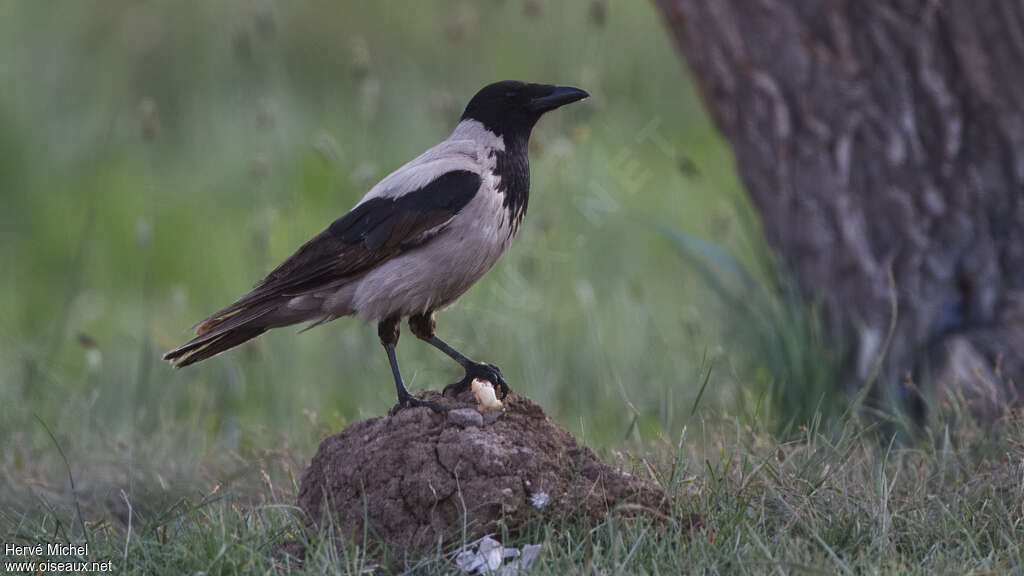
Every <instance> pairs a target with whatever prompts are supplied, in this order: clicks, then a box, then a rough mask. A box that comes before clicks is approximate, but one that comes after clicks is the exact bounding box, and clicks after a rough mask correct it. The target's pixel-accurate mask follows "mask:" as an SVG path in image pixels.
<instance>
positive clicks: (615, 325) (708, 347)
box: [0, 0, 1022, 574]
mask: <svg viewBox="0 0 1024 576" xmlns="http://www.w3.org/2000/svg"><path fill="white" fill-rule="evenodd" d="M534 5H536V6H539V7H540V9H539V12H538V11H534V10H533V9H532V8H531V9H528V8H527V6H534ZM594 10H595V9H594V8H592V7H591V5H590V4H587V3H582V2H539V3H535V2H526V3H524V2H519V1H514V0H505V1H504V2H500V1H493V2H479V3H476V2H465V3H460V2H456V3H452V2H445V1H441V0H433V1H429V2H416V3H406V2H402V3H399V2H375V3H370V2H363V3H349V4H342V3H336V2H303V3H279V4H273V3H248V2H246V3H233V4H229V3H212V2H198V1H194V2H181V3H173V4H170V3H138V2H130V1H128V0H105V1H103V2H99V1H82V2H73V3H48V2H31V1H27V0H25V1H17V0H14V1H10V2H4V3H0V83H2V85H3V86H4V90H2V91H0V197H2V200H3V209H2V210H0V263H2V264H3V281H2V282H0V399H2V402H0V535H2V539H3V540H4V541H9V540H12V539H19V540H23V541H33V540H48V541H49V540H62V539H67V540H70V541H76V542H77V541H81V540H82V539H83V537H84V535H88V540H89V542H90V544H91V546H92V550H93V556H95V557H97V558H111V559H112V560H113V561H114V562H115V565H116V566H117V568H118V570H119V571H122V572H131V573H146V574H150V573H182V572H190V573H191V572H204V573H232V572H236V571H238V572H265V571H267V570H273V569H276V568H272V567H271V565H270V560H269V557H268V555H267V551H268V550H269V549H271V548H273V547H274V546H276V545H277V544H278V543H280V542H282V541H283V540H286V539H295V538H298V539H302V538H307V539H311V540H312V543H311V548H310V549H311V550H312V551H313V552H312V557H311V558H310V560H309V564H308V570H309V571H310V572H312V573H319V572H321V571H330V572H340V573H355V572H361V571H363V569H365V568H367V567H370V566H374V565H380V564H381V563H382V562H385V561H387V559H388V558H390V561H389V562H390V563H388V564H387V565H388V567H389V568H388V570H391V571H400V570H401V566H405V565H408V566H409V567H414V566H415V567H419V569H421V570H422V571H424V572H431V571H433V572H445V571H451V565H450V563H449V562H448V561H447V560H446V559H445V556H444V555H443V554H442V553H438V554H436V555H433V556H427V557H424V558H409V559H403V558H396V557H395V556H394V553H393V551H392V554H391V555H390V556H389V555H388V553H386V551H382V550H380V548H379V546H378V545H377V544H376V543H373V542H370V543H363V542H360V543H352V547H350V548H348V549H347V555H346V554H342V555H341V556H338V555H335V554H334V552H333V548H332V547H330V546H324V545H322V544H323V542H321V541H320V540H319V536H318V535H310V534H305V533H304V532H303V530H302V528H301V525H302V524H301V519H300V518H299V517H298V516H297V515H296V512H295V510H294V509H292V508H291V507H290V503H291V502H292V501H293V500H294V493H295V485H296V483H297V478H298V477H299V476H300V474H301V472H302V470H303V469H304V467H305V465H306V464H307V463H308V459H309V458H310V456H311V455H312V453H313V451H314V450H315V448H316V446H317V444H318V442H319V440H320V439H321V438H322V437H323V436H325V435H327V434H330V433H333V432H336V431H337V430H339V429H341V428H342V427H343V426H344V425H345V424H347V423H350V422H352V421H354V420H356V419H359V418H363V417H368V416H374V415H380V414H382V413H383V412H385V411H386V410H387V408H388V407H390V406H391V404H392V403H393V402H394V397H393V395H394V391H393V386H392V384H391V376H390V373H389V370H388V367H387V363H386V361H385V358H384V355H383V353H382V351H381V349H380V346H379V344H378V342H377V337H376V333H375V330H374V329H373V328H372V327H368V326H363V325H361V324H359V323H358V322H356V321H354V320H350V319H346V320H340V321H337V322H334V323H332V324H329V325H327V326H324V327H320V328H317V329H315V330H313V331H310V332H307V333H304V334H302V335H300V336H296V335H295V334H294V331H291V330H278V331H275V332H274V333H271V334H268V335H266V336H264V337H262V338H260V339H259V340H258V341H257V342H255V343H254V344H252V345H247V346H245V347H243V348H241V349H239V350H236V351H233V352H231V353H228V354H225V355H223V356H221V357H218V358H217V359H215V360H212V361H210V362H206V363H203V364H201V365H199V366H196V367H194V368H190V369H187V370H183V371H177V372H176V371H173V370H171V369H170V368H168V367H167V366H166V365H165V364H164V363H162V362H160V361H159V356H160V353H161V352H162V351H164V350H167V349H168V348H170V347H172V346H174V345H175V344H178V343H180V342H182V341H183V340H184V339H185V338H186V337H187V328H188V327H189V326H190V325H191V324H192V323H193V322H195V321H196V320H198V319H200V318H202V317H203V316H204V315H206V314H207V313H209V312H210V311H212V310H215V309H217V308H219V307H221V306H223V305H225V304H227V303H229V302H230V301H232V300H233V299H234V298H235V297H237V296H238V295H239V294H241V293H242V292H243V291H245V290H246V289H247V288H248V287H249V286H250V285H251V284H252V283H253V282H255V281H256V280H258V279H259V278H260V277H261V276H262V274H264V273H265V272H266V271H268V270H269V269H270V268H271V267H273V266H274V265H275V264H276V263H278V262H279V261H280V260H281V259H283V258H285V257H286V256H288V255H289V254H290V253H291V252H292V251H293V250H294V249H295V248H296V247H297V246H298V245H300V244H301V243H302V242H303V241H304V240H306V239H307V238H309V237H310V236H312V235H313V234H315V233H316V232H318V231H319V230H321V229H322V228H323V227H325V226H326V225H327V224H329V223H330V221H331V220H333V219H334V218H336V217H338V216H340V215H341V214H343V213H344V211H346V210H347V209H348V208H350V207H351V206H352V205H353V204H354V203H355V202H356V201H357V200H358V199H359V198H360V197H361V195H362V194H363V193H365V191H366V189H367V188H368V187H369V186H370V185H372V183H373V182H374V181H375V180H376V179H378V178H380V177H382V176H383V175H384V174H386V173H388V172H389V171H391V170H393V169H394V168H396V167H398V166H399V165H400V164H401V163H403V162H405V161H406V160H408V159H409V158H411V157H413V156H414V155H416V154H418V153H419V152H421V151H422V150H423V149H425V148H427V147H429V146H430V145H432V144H434V143H436V142H437V141H438V140H439V139H441V138H443V137H444V136H446V135H447V133H448V132H449V131H450V130H451V127H452V126H453V124H454V122H455V120H456V119H457V117H458V114H459V112H460V110H461V107H462V106H463V104H464V100H465V99H466V98H468V97H469V95H470V94H472V93H473V91H475V90H476V89H477V88H479V87H480V86H482V85H484V84H486V83H488V82H491V81H494V80H498V79H504V78H520V79H527V80H537V81H547V82H559V83H565V84H573V85H578V86H581V87H583V88H585V89H587V90H588V91H590V92H591V93H592V94H593V95H594V97H593V98H592V99H590V100H588V101H587V102H586V103H584V104H581V105H579V106H573V107H569V108H567V109H565V110H561V111H559V112H558V113H557V114H553V115H551V117H550V118H545V119H544V120H543V121H542V122H541V124H540V125H539V126H538V127H537V130H536V131H535V133H534V138H533V149H532V151H531V158H532V179H533V195H532V198H531V201H530V212H529V214H528V215H527V217H526V220H525V222H524V229H523V231H522V233H521V234H520V237H519V238H518V239H517V242H516V243H515V245H514V247H513V248H512V250H511V251H510V252H509V253H508V254H506V255H505V256H504V257H503V259H502V261H501V262H500V263H499V264H498V266H496V268H495V269H494V270H493V271H492V272H491V273H490V274H489V275H488V276H487V277H486V278H485V279H484V280H483V281H482V282H480V283H479V284H478V285H477V286H476V287H474V288H473V289H472V290H471V291H470V292H469V293H468V294H467V295H466V296H465V297H464V298H463V299H462V301H461V302H460V303H459V305H458V306H456V307H455V308H453V309H451V310H449V311H446V312H443V313H441V314H440V315H439V333H440V334H441V335H442V336H443V337H444V338H446V339H447V340H449V341H451V343H452V344H453V345H455V346H457V347H459V348H460V349H463V350H464V351H465V352H466V353H467V354H469V355H471V356H473V357H476V358H479V359H481V360H486V361H489V362H493V363H496V364H498V365H500V366H501V367H502V370H503V372H504V374H505V375H506V377H507V378H508V379H509V381H510V383H511V384H512V385H513V386H514V387H515V388H516V389H517V390H518V391H519V392H521V393H523V394H526V395H529V396H531V397H532V398H534V399H536V400H537V401H538V402H540V403H541V404H542V405H543V406H544V407H545V409H546V410H547V411H548V413H549V414H550V415H551V416H552V417H553V418H555V419H556V420H558V421H559V422H561V423H562V424H563V425H564V426H566V427H567V428H568V429H569V430H570V431H572V432H573V433H575V434H576V435H577V436H581V437H583V438H585V440H586V442H587V443H588V444H589V445H591V446H593V447H595V448H596V449H598V450H599V451H600V452H601V453H602V454H603V455H604V456H606V457H607V458H609V459H618V460H620V461H622V462H624V463H626V465H627V467H630V468H634V469H635V470H637V471H639V472H640V473H644V474H654V475H655V476H656V477H658V478H659V479H660V480H661V481H663V482H665V483H666V485H669V486H670V492H671V494H672V495H673V499H674V500H673V502H674V504H673V505H674V507H675V515H674V518H684V517H686V515H688V514H690V513H693V512H696V513H699V514H701V515H702V516H704V517H705V519H706V525H707V526H708V529H707V530H706V531H704V532H700V533H698V534H696V535H694V536H693V538H692V539H689V538H684V537H683V529H682V528H681V527H680V526H677V525H675V524H673V523H672V522H670V523H669V524H668V525H666V526H664V527H659V528H657V529H655V528H653V527H648V526H643V525H629V524H624V523H621V522H619V521H614V520H609V522H608V523H606V524H605V525H603V526H600V527H598V528H597V529H595V530H593V531H584V530H582V529H580V528H578V527H574V526H567V525H561V524H559V523H549V524H540V525H537V526H536V527H535V529H534V531H533V532H531V533H528V534H526V535H524V536H522V540H521V542H539V543H542V544H543V545H544V554H543V556H542V558H541V566H540V569H539V573H547V572H558V573H566V572H585V571H589V572H595V573H615V572H619V571H625V572H646V573H678V572H680V571H698V572H699V571H707V572H720V573H733V572H744V571H746V572H755V573H763V572H784V573H785V572H798V571H808V572H815V571H826V572H844V571H846V570H850V571H854V572H896V571H905V570H910V571H913V570H917V571H919V572H922V573H927V572H933V571H937V572H949V573H963V572H967V571H970V570H975V571H979V572H984V571H986V570H987V571H993V572H998V571H1013V570H1016V571H1020V570H1021V568H1020V565H1021V550H1020V545H1019V542H1020V541H1021V540H1022V538H1021V536H1022V535H1021V527H1020V522H1021V519H1020V518H1021V514H1020V513H1021V510H1020V504H1021V493H1020V491H1021V488H1020V486H1021V481H1020V478H1021V474H1022V471H1021V470H1020V461H1021V438H1022V436H1021V428H1020V426H1019V425H1018V424H1017V423H1014V422H1008V423H1006V424H1005V425H1003V426H1001V427H997V428H995V429H993V430H986V431H985V432H984V433H982V431H980V430H976V429H975V428H974V427H973V425H972V424H970V422H969V421H964V420H963V419H962V418H961V419H956V420H950V422H951V424H950V425H949V427H948V428H947V427H946V426H945V425H944V424H942V422H943V421H942V420H941V419H938V417H937V419H936V421H935V422H932V423H931V424H930V428H928V429H927V430H933V431H937V432H935V433H934V436H935V437H934V438H933V437H931V436H930V435H929V434H928V433H927V432H925V433H922V432H920V431H915V432H912V433H910V434H907V435H905V438H904V439H903V440H901V441H899V442H897V443H896V444H894V445H892V447H891V449H889V448H888V447H889V445H890V438H888V437H881V433H880V432H879V431H878V430H876V429H874V428H873V427H872V426H871V425H868V424H863V423H860V422H856V421H851V420H850V419H849V416H848V415H847V412H848V401H847V399H845V398H844V397H843V396H842V395H841V394H839V393H838V392H837V388H836V386H834V376H833V374H834V372H833V370H834V368H835V367H834V366H833V365H832V363H831V359H832V358H834V357H837V355H836V353H835V351H832V350H829V349H827V348H826V347H825V346H824V345H823V344H822V342H821V339H820V337H819V332H818V328H817V320H816V318H815V315H814V311H813V308H808V307H807V306H806V305H805V304H804V303H802V302H800V301H798V300H796V299H794V298H793V297H792V296H791V295H790V293H789V291H788V290H787V289H786V288H785V286H786V284H785V283H784V282H780V281H779V280H778V278H777V277H776V275H775V274H774V273H773V272H772V271H771V268H772V267H771V265H770V263H769V262H770V260H769V258H768V256H767V254H766V251H765V250H764V248H763V242H762V241H761V235H760V231H759V228H758V223H757V218H756V216H754V215H753V212H752V210H751V208H750V206H749V204H748V202H747V200H746V198H745V196H744V194H743V191H742V189H741V187H740V185H739V183H738V180H737V178H736V175H735V170H734V167H733V165H732V157H731V155H730V153H729V150H728V148H727V146H726V145H725V143H724V142H722V140H721V138H720V137H719V136H718V135H717V134H716V132H715V131H714V129H713V127H712V126H711V123H710V121H709V120H708V118H707V116H706V114H705V112H704V110H703V108H702V106H701V104H700V101H699V99H698V97H697V95H696V93H695V91H694V89H693V87H692V85H691V83H690V80H689V78H688V77H687V76H686V73H685V70H684V68H683V66H682V65H681V63H680V61H679V58H678V56H677V55H676V53H675V51H674V49H673V46H672V43H671V41H670V40H669V38H668V36H667V35H666V34H665V33H664V30H663V29H662V25H661V23H660V21H659V20H658V17H657V14H656V12H655V10H654V8H653V7H652V6H651V5H649V4H647V3H644V2H608V3H607V12H606V14H605V18H604V19H603V20H602V19H601V18H599V17H597V16H595V14H596V12H595V11H594ZM637 183H639V184H637ZM666 231H668V234H666ZM399 357H400V359H401V363H402V366H403V370H404V371H405V375H406V379H407V381H408V382H409V383H410V387H411V388H413V389H414V390H415V389H420V388H426V387H429V388H435V389H436V388H440V387H441V386H443V385H444V384H446V383H448V382H450V381H451V380H453V379H454V378H455V377H456V376H457V374H456V372H457V370H456V369H455V368H454V367H453V366H452V365H451V363H450V362H448V361H447V360H446V359H445V358H444V357H442V356H441V355H440V354H438V353H436V351H434V350H433V349H430V348H429V347H427V346H423V345H420V344H419V343H417V342H415V341H414V339H411V338H409V337H408V335H407V336H406V337H404V338H403V339H402V341H401V343H400V345H399ZM695 407H697V409H695ZM935 412H936V413H941V412H942V410H936V411H935ZM40 421H41V422H42V423H45V426H43V425H41V424H40ZM897 427H898V426H897ZM47 428H49V431H50V432H52V436H51V433H50V432H48V431H47ZM684 430H686V435H685V437H683V436H682V434H683V431H684ZM680 438H683V441H682V443H681V444H680ZM57 446H59V447H60V450H58V449H57ZM62 453H63V454H62ZM69 472H70V477H72V478H74V485H75V490H71V483H70V480H69ZM76 507H79V508H80V509H81V514H78V512H77V510H76ZM129 507H130V508H131V510H132V514H131V515H130V517H131V518H132V524H131V530H130V531H129V529H128V518H129V514H128V509H129ZM83 525H84V530H83ZM367 544H369V546H367ZM443 552H446V551H443ZM90 559H92V558H90ZM394 562H397V563H398V564H394ZM406 562H408V564H406ZM396 566H398V568H396Z"/></svg>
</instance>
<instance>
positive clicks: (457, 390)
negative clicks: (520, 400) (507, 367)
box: [441, 362, 509, 398]
mask: <svg viewBox="0 0 1024 576" xmlns="http://www.w3.org/2000/svg"><path fill="white" fill-rule="evenodd" d="M476 378H479V379H481V380H487V381H488V382H490V383H491V384H493V385H494V387H495V388H497V389H499V390H501V398H504V397H505V396H508V392H509V387H508V383H506V382H505V377H504V376H503V375H502V374H501V368H498V367H497V366H495V365H494V364H485V363H483V362H474V363H472V364H470V365H468V366H466V375H465V376H464V377H463V378H462V380H459V381H458V382H452V383H451V384H449V385H447V386H445V387H444V390H442V391H441V394H442V395H443V396H447V395H448V392H449V391H451V392H452V395H453V396H458V395H459V394H461V393H462V392H463V391H465V390H468V389H469V387H470V385H471V384H472V383H473V380H474V379H476Z"/></svg>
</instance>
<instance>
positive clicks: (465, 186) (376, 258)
mask: <svg viewBox="0 0 1024 576" xmlns="http://www.w3.org/2000/svg"><path fill="white" fill-rule="evenodd" d="M480 182H481V179H480V175H479V174H477V173H475V172H470V171H468V170H453V171H451V172H446V173H444V174H442V175H440V176H438V177H437V178H436V179H434V180H433V181H432V182H430V184H427V185H426V186H424V187H423V188H420V189H418V190H415V191H413V192H409V193H407V194H403V195H402V196H399V197H397V198H379V197H378V198H372V199H370V200H367V201H366V202H363V203H362V204H360V205H358V206H356V207H355V208H353V209H352V211H350V212H349V213H348V214H346V215H344V216H342V217H341V218H339V219H337V220H335V221H334V222H333V223H332V224H331V225H330V226H328V228H327V229H326V230H324V231H323V232H321V233H319V234H317V235H316V236H315V237H313V239H312V240H310V241H309V242H306V243H305V244H303V245H302V247H300V248H299V249H298V250H297V251H296V252H295V253H294V254H292V255H291V256H290V257H289V258H288V259H287V260H285V261H284V262H282V263H281V265H280V266H278V267H277V268H275V269H274V270H273V271H272V272H270V274H268V275H267V277H266V278H264V279H263V280H261V281H260V282H259V283H258V284H256V286H255V287H254V288H253V290H252V292H250V293H248V294H246V295H245V296H243V297H241V298H240V299H238V301H237V302H235V303H234V304H232V305H231V306H228V307H227V308H225V309H223V310H220V311H218V312H217V313H215V314H213V315H211V316H210V317H208V318H206V319H205V320H203V321H202V322H201V323H200V325H199V328H198V330H197V331H198V332H199V333H200V334H202V333H203V332H205V331H206V330H209V329H210V328H212V327H213V326H215V325H216V324H218V323H219V322H221V321H222V320H224V319H225V318H227V317H229V316H231V315H233V314H235V313H236V312H238V311H240V310H243V309H245V308H249V307H251V306H254V305H258V304H263V303H266V302H268V301H271V300H276V299H279V298H282V297H288V298H290V297H292V296H296V295H299V294H303V293H306V292H309V291H311V290H315V289H317V288H319V287H322V286H326V285H328V284H330V283H332V282H336V281H339V280H344V279H346V278H350V277H353V276H356V275H359V274H361V273H363V272H365V271H367V270H369V269H370V268H372V267H374V266H375V265H377V264H379V263H381V262H383V261H385V260H388V259H390V258H393V257H394V256H396V255H398V254H400V253H402V252H403V251H405V250H407V249H409V248H412V247H414V246H418V245H420V244H422V243H423V242H425V241H427V240H429V238H430V237H431V236H432V235H431V234H429V233H430V232H431V231H433V230H434V229H435V228H437V227H439V226H442V225H443V224H444V223H445V222H447V221H448V220H449V219H451V218H452V216H455V215H456V214H458V213H459V211H461V210H462V209H463V208H464V207H465V206H466V204H469V201H470V200H472V199H473V197H474V196H475V195H476V193H477V190H479V188H480Z"/></svg>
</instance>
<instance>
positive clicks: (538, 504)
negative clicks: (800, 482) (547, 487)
mask: <svg viewBox="0 0 1024 576" xmlns="http://www.w3.org/2000/svg"><path fill="white" fill-rule="evenodd" d="M550 502H551V496H549V495H548V493H547V492H534V493H533V494H530V505H531V506H533V507H534V508H536V509H537V510H543V509H544V508H546V507H547V505H548V503H550Z"/></svg>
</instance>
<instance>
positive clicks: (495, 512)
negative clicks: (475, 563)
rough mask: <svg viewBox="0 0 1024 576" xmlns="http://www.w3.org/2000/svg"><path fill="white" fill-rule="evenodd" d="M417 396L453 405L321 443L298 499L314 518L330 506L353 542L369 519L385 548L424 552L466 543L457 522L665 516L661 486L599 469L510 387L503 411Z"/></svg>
mask: <svg viewBox="0 0 1024 576" xmlns="http://www.w3.org/2000/svg"><path fill="white" fill-rule="evenodd" d="M420 397H421V398H423V399H425V400H433V401H436V402H440V403H442V404H445V405H446V406H449V407H451V408H452V410H450V411H449V412H448V414H446V415H443V414H437V413H435V412H433V411H432V410H430V409H428V408H412V409H408V410H404V411H402V412H400V413H398V414H397V415H395V416H393V417H384V418H372V419H370V420H363V421H360V422H356V423H355V424H352V425H351V426H349V427H347V428H345V429H344V430H342V431H341V433H340V434H337V435H335V436H331V437H329V438H327V439H325V440H324V441H323V442H322V443H321V444H320V449H319V450H318V451H317V453H316V456H314V457H313V462H312V463H311V464H310V466H309V469H308V470H306V472H305V474H304V475H303V478H302V487H301V490H300V492H299V499H298V505H299V506H300V507H301V508H302V509H303V510H305V511H306V512H307V513H308V515H309V516H308V517H309V518H310V519H311V520H312V521H315V522H317V523H320V522H326V518H328V516H327V513H329V514H330V518H331V519H332V520H333V522H334V523H335V525H336V526H337V527H338V528H340V530H341V531H342V533H343V534H345V535H346V536H348V537H349V538H352V539H355V540H360V539H361V538H362V535H363V528H364V526H363V519H364V518H366V519H367V520H368V521H369V524H370V526H371V527H372V531H373V532H374V533H376V534H377V535H378V536H379V537H380V538H382V539H383V540H385V541H386V542H388V543H389V544H391V545H392V546H399V547H402V548H420V549H422V548H425V547H429V546H433V545H436V543H437V540H438V538H439V537H441V538H445V539H448V538H452V537H455V538H461V537H462V528H463V525H465V526H466V530H467V536H468V537H474V536H479V535H482V534H485V533H487V532H492V531H494V530H495V529H496V528H497V526H498V523H499V521H500V522H503V523H504V525H505V526H506V527H507V528H508V529H509V530H511V531H513V532H515V531H516V529H517V528H518V527H520V526H522V525H523V524H524V523H526V522H527V521H529V520H530V519H534V518H538V517H572V518H577V519H581V520H584V521H589V522H594V521H598V520H600V519H601V518H603V517H604V516H605V514H606V513H607V512H609V511H617V512H621V513H625V514H628V515H637V514H643V513H645V512H646V513H651V514H652V515H655V516H661V514H662V513H663V512H664V508H665V499H664V490H663V489H662V488H661V486H660V485H658V484H657V483H655V482H652V481H650V480H647V479H643V478H639V477H636V476H632V475H630V474H626V473H624V472H620V471H618V470H616V469H614V468H611V467H609V466H607V465H605V464H604V463H602V462H601V461H600V460H598V459H597V457H596V456H595V455H594V453H593V452H592V451H591V450H590V449H589V448H585V447H580V446H579V445H578V444H577V443H576V440H575V438H573V437H572V435H571V434H569V432H568V431H566V430H565V429H564V428H562V427H561V426H559V425H558V424H556V423H555V422H553V421H552V420H551V419H550V418H548V417H547V416H546V415H545V414H544V411H543V410H542V409H541V407H540V406H538V405H537V404H536V403H535V402H533V401H532V400H530V399H529V398H524V397H522V396H518V395H516V394H515V393H512V394H511V395H510V396H509V398H507V399H506V401H505V408H504V410H503V411H491V412H487V413H484V414H481V413H480V412H479V411H478V408H477V404H476V400H475V399H474V398H473V396H472V393H466V394H464V395H463V396H461V397H460V398H459V399H458V400H452V399H449V398H442V397H441V396H440V395H439V394H437V393H436V392H430V391H428V392H424V393H422V394H421V395H420ZM325 502H326V503H327V504H328V510H326V511H325V510H324V508H323V504H324V503H325Z"/></svg>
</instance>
